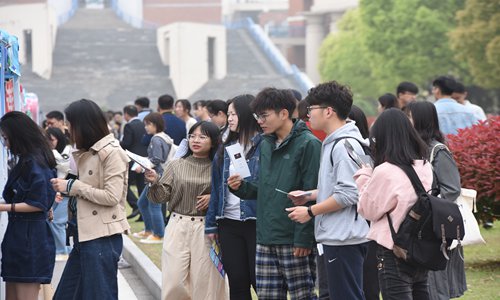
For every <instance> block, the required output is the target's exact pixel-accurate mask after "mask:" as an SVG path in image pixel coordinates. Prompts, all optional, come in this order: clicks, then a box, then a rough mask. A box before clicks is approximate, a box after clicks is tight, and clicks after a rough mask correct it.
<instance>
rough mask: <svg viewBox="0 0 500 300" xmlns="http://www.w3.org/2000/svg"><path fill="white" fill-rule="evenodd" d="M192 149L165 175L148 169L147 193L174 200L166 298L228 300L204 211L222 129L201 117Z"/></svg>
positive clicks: (165, 262) (166, 249)
mask: <svg viewBox="0 0 500 300" xmlns="http://www.w3.org/2000/svg"><path fill="white" fill-rule="evenodd" d="M188 139H189V150H188V152H187V153H186V155H184V157H183V158H181V159H176V160H173V161H171V162H168V163H167V166H166V168H165V170H164V172H163V176H161V178H159V176H158V174H157V173H156V171H154V170H148V171H146V173H145V177H146V180H147V181H148V182H151V183H152V184H151V187H150V188H149V192H148V198H149V199H150V200H152V201H154V202H156V203H164V202H168V203H169V210H170V221H169V222H168V225H167V228H166V229H165V234H166V235H167V236H168V239H164V241H163V252H162V274H163V280H162V289H161V290H162V291H161V294H162V296H161V298H162V299H163V300H167V299H207V300H210V299H213V300H219V299H226V298H227V294H226V290H225V285H224V278H223V277H222V276H221V275H220V274H219V272H218V271H217V269H216V267H215V266H214V265H213V263H212V261H211V259H210V245H211V243H210V240H209V239H208V238H207V237H205V234H204V230H205V226H204V225H205V223H204V221H205V214H206V210H207V208H208V202H209V200H210V181H211V180H210V174H211V169H212V168H211V166H212V159H213V157H214V155H215V152H216V151H217V146H218V140H219V128H218V127H217V126H216V125H214V124H212V123H210V122H206V121H200V122H198V123H196V124H194V125H193V127H191V129H190V130H189V135H188Z"/></svg>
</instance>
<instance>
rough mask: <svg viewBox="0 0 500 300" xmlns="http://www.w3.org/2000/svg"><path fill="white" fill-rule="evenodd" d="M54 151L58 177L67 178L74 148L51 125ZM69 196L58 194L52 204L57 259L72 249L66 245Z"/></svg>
mask: <svg viewBox="0 0 500 300" xmlns="http://www.w3.org/2000/svg"><path fill="white" fill-rule="evenodd" d="M46 133H47V137H48V139H49V143H50V146H51V148H52V152H53V153H54V157H55V159H56V163H57V166H56V169H57V178H62V179H64V178H66V176H67V175H68V173H69V169H70V156H71V152H72V151H73V148H72V147H71V145H70V144H69V141H68V139H67V138H66V136H65V135H64V133H63V132H62V131H61V129H59V128H57V127H49V128H47V130H46ZM68 200H69V198H68V197H63V196H61V195H60V194H58V195H57V197H56V201H55V202H54V204H53V205H52V211H53V217H54V219H53V220H52V222H50V224H49V225H50V229H51V230H52V234H53V235H54V241H55V243H56V260H66V259H67V258H68V254H69V252H70V251H71V248H70V247H69V246H66V223H67V222H68Z"/></svg>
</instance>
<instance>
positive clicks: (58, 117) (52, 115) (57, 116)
mask: <svg viewBox="0 0 500 300" xmlns="http://www.w3.org/2000/svg"><path fill="white" fill-rule="evenodd" d="M45 118H47V119H56V120H58V121H64V114H63V113H62V112H60V111H58V110H53V111H51V112H49V113H48V114H46V115H45Z"/></svg>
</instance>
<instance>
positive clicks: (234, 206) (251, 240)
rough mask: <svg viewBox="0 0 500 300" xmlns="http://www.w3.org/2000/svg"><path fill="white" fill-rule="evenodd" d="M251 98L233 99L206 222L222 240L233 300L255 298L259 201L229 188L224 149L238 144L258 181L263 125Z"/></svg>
mask: <svg viewBox="0 0 500 300" xmlns="http://www.w3.org/2000/svg"><path fill="white" fill-rule="evenodd" d="M253 99H254V97H253V96H252V95H241V96H237V97H235V98H234V99H232V100H230V104H229V107H228V128H229V130H230V133H229V135H228V137H227V139H226V141H225V143H224V145H221V147H220V148H219V151H218V152H217V154H216V156H215V158H214V162H213V164H212V193H211V194H210V203H209V206H208V212H207V216H206V219H205V234H207V236H208V237H209V238H210V239H217V238H218V239H219V241H220V245H221V250H222V256H223V257H224V261H223V263H224V269H225V270H226V272H227V275H228V278H229V287H230V288H229V291H230V293H231V299H235V300H236V299H241V300H245V299H249V300H251V299H252V295H251V293H250V287H251V286H253V287H254V289H255V288H256V286H255V247H256V236H255V234H256V233H255V230H256V229H255V219H256V206H257V201H254V200H249V199H240V198H238V197H237V196H235V195H234V194H232V193H231V192H229V189H228V187H227V184H226V182H227V179H228V178H229V176H230V175H231V174H232V172H234V166H233V164H232V163H231V160H230V158H229V155H228V153H227V151H226V150H225V147H227V146H230V145H233V144H236V143H239V144H240V145H241V146H242V148H243V150H244V152H245V156H246V159H247V162H248V165H249V168H250V172H251V174H252V178H250V179H251V180H258V168H259V155H260V147H259V144H260V141H261V136H260V135H259V133H260V126H259V124H257V121H256V120H255V118H254V117H253V115H252V110H251V109H250V102H252V100H253Z"/></svg>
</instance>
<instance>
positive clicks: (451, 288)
mask: <svg viewBox="0 0 500 300" xmlns="http://www.w3.org/2000/svg"><path fill="white" fill-rule="evenodd" d="M406 113H407V114H408V117H409V118H410V121H411V122H412V123H413V127H415V129H416V130H417V132H418V133H419V134H420V137H421V138H422V139H423V140H424V142H425V143H426V144H427V150H428V153H429V156H428V159H429V161H430V162H431V164H432V168H433V171H434V178H435V180H434V182H433V192H434V194H439V195H440V196H441V198H444V199H448V200H450V201H456V200H457V198H458V196H460V190H461V184H460V174H459V173H458V168H457V165H456V164H455V161H454V160H453V155H452V153H451V152H450V150H449V149H448V147H447V146H446V142H445V139H444V136H443V134H442V133H441V131H440V130H439V121H438V116H437V111H436V106H435V105H434V104H433V103H430V102H411V103H410V104H408V105H407V106H406ZM449 256H450V260H449V261H448V264H447V265H446V269H445V270H442V271H431V272H429V280H428V282H429V295H430V299H450V298H458V297H460V296H462V295H463V294H464V292H465V291H466V290H467V283H466V280H465V265H464V260H463V249H462V248H461V247H457V248H454V249H452V250H451V251H450V254H449Z"/></svg>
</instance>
